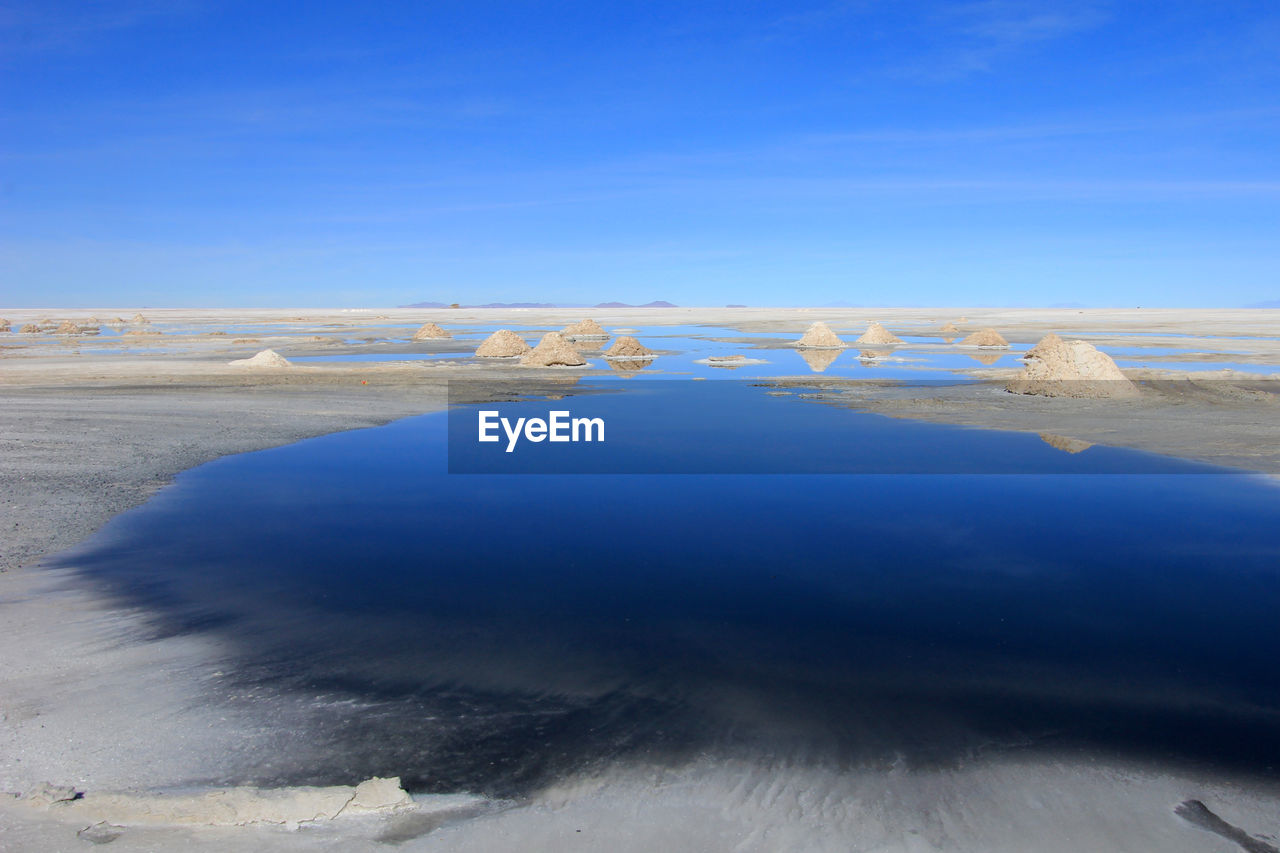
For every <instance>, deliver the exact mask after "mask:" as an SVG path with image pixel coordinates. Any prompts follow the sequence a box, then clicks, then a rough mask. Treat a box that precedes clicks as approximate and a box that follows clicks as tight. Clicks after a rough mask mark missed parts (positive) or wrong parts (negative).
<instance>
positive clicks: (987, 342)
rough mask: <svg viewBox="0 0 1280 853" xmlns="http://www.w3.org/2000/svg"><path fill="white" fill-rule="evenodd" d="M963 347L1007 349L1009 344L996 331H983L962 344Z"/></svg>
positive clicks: (975, 333)
mask: <svg viewBox="0 0 1280 853" xmlns="http://www.w3.org/2000/svg"><path fill="white" fill-rule="evenodd" d="M960 346H962V347H1007V346H1009V342H1008V341H1006V340H1005V339H1004V335H1002V334H1000V333H999V332H997V331H996V330H995V329H981V330H979V331H977V332H974V333H973V334H972V335H969V337H967V338H965V339H964V340H962V341H961V342H960Z"/></svg>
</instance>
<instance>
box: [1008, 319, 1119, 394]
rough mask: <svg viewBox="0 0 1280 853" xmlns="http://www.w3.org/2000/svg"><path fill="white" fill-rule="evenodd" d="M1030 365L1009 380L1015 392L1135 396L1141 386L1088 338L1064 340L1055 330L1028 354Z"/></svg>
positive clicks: (1027, 362) (1027, 358) (1010, 387)
mask: <svg viewBox="0 0 1280 853" xmlns="http://www.w3.org/2000/svg"><path fill="white" fill-rule="evenodd" d="M1025 361H1026V364H1027V366H1026V367H1024V368H1023V369H1022V371H1021V372H1020V373H1019V374H1018V375H1017V376H1015V377H1014V378H1013V379H1011V380H1010V381H1009V384H1008V385H1006V386H1005V387H1006V389H1007V390H1009V391H1012V392H1014V393H1015V394H1038V395H1040V396H1042V397H1112V398H1122V397H1136V396H1138V388H1137V386H1136V385H1134V384H1133V383H1132V382H1130V381H1129V379H1128V378H1127V377H1126V376H1125V375H1124V373H1122V372H1121V371H1120V368H1119V367H1116V363H1115V362H1114V361H1112V360H1111V356H1109V355H1107V354H1106V353H1103V352H1099V351H1098V350H1097V348H1096V347H1094V346H1093V345H1092V344H1090V343H1087V342H1085V341H1064V340H1063V339H1062V338H1060V337H1058V336H1057V335H1055V334H1053V333H1052V332H1051V333H1049V334H1048V335H1045V337H1044V339H1043V340H1041V341H1040V343H1038V344H1036V345H1035V346H1034V347H1032V349H1031V351H1030V352H1028V353H1027V354H1026V356H1025Z"/></svg>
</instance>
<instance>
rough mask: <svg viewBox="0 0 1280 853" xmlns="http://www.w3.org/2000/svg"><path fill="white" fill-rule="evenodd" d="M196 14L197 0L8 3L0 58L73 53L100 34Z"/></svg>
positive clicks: (0, 13) (1, 14)
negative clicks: (62, 52) (58, 52)
mask: <svg viewBox="0 0 1280 853" xmlns="http://www.w3.org/2000/svg"><path fill="white" fill-rule="evenodd" d="M196 9H198V4H197V2H196V0H114V2H103V0H89V1H88V2H61V0H38V2H18V3H11V4H8V5H5V6H3V7H0V58H13V57H15V56H19V55H22V54H39V53H46V52H56V51H67V50H77V49H81V48H84V47H85V46H87V45H89V44H91V43H92V42H93V40H94V39H96V38H98V37H100V36H102V35H105V34H109V33H112V32H116V31H119V30H127V29H130V28H132V27H137V26H141V25H143V24H146V23H148V22H150V21H152V20H154V19H157V18H165V17H171V16H180V15H188V14H191V13H192V12H193V11H195V10H196Z"/></svg>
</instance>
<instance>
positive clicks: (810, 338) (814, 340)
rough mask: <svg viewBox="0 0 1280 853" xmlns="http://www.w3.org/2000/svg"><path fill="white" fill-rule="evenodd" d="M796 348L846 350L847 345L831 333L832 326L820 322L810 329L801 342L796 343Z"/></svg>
mask: <svg viewBox="0 0 1280 853" xmlns="http://www.w3.org/2000/svg"><path fill="white" fill-rule="evenodd" d="M796 346H798V347H812V348H813V349H844V347H845V346H846V344H845V342H844V341H842V340H840V338H839V337H838V336H837V335H836V333H835V332H833V331H831V327H830V326H828V325H827V324H826V323H824V322H822V321H821V320H819V321H818V322H816V323H814V324H813V325H812V326H810V327H809V330H808V331H807V332H805V333H804V336H803V337H801V338H800V340H798V341H796Z"/></svg>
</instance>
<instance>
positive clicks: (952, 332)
mask: <svg viewBox="0 0 1280 853" xmlns="http://www.w3.org/2000/svg"><path fill="white" fill-rule="evenodd" d="M938 331H940V332H941V333H942V336H943V337H944V338H958V337H960V330H959V329H957V328H956V324H955V323H947V324H946V325H945V326H943V327H942V328H941V329H939V330H938Z"/></svg>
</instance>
